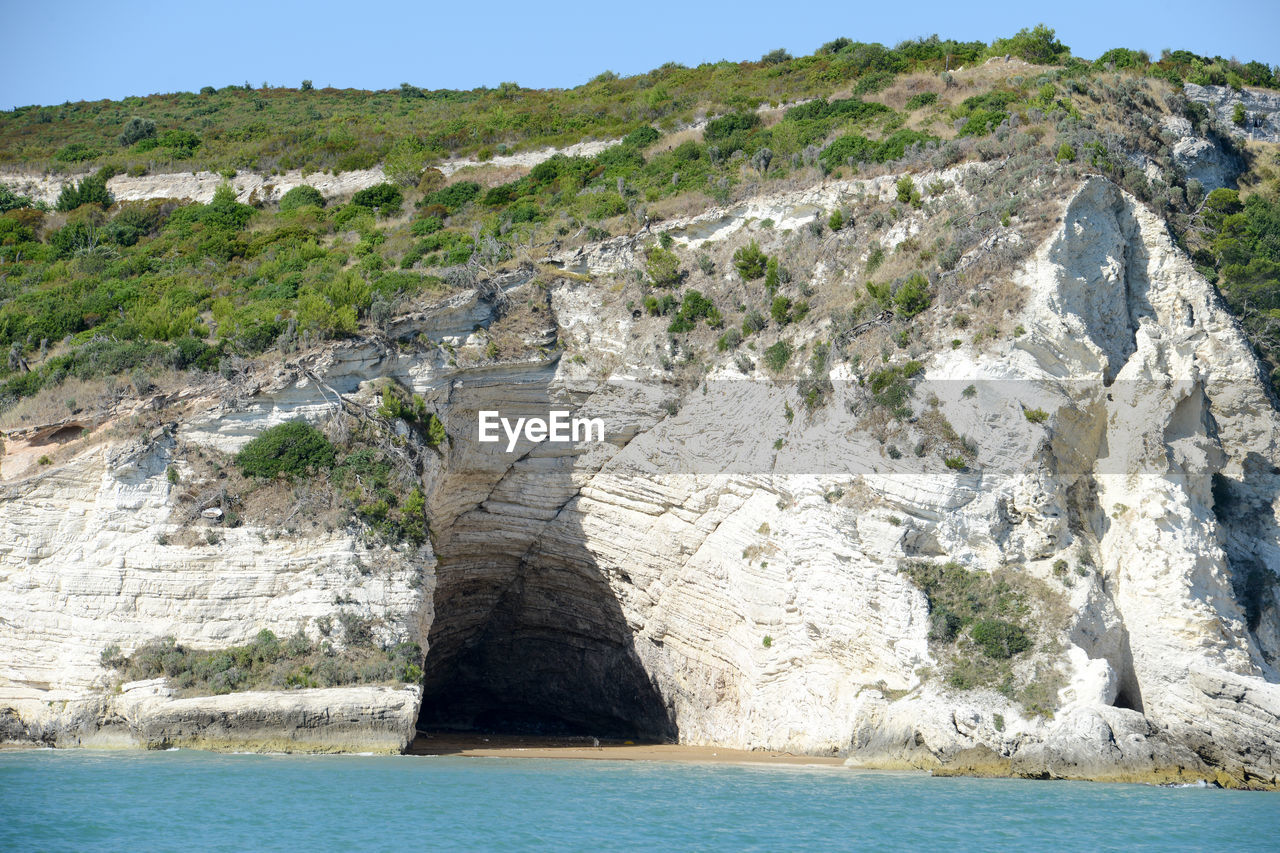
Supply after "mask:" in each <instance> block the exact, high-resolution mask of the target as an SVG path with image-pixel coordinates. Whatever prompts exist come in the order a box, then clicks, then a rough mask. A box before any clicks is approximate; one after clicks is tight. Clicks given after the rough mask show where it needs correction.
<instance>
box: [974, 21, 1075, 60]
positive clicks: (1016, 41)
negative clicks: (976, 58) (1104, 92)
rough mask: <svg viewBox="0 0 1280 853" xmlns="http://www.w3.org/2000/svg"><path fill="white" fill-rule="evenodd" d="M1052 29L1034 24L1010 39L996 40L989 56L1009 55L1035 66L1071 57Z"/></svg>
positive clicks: (1068, 50) (1067, 48)
mask: <svg viewBox="0 0 1280 853" xmlns="http://www.w3.org/2000/svg"><path fill="white" fill-rule="evenodd" d="M1055 36H1056V33H1055V32H1054V30H1053V29H1051V28H1049V27H1046V26H1045V25H1044V24H1036V26H1035V27H1034V28H1032V29H1025V28H1024V29H1021V30H1018V33H1017V35H1014V36H1011V37H1010V38H1003V39H996V40H995V41H993V42H992V43H991V50H990V55H991V56H999V55H1002V54H1009V55H1011V56H1016V57H1019V58H1020V59H1025V60H1026V61H1027V62H1030V63H1033V64H1035V65H1053V64H1056V63H1059V62H1062V61H1063V60H1065V59H1066V58H1067V57H1069V56H1070V55H1071V48H1069V47H1067V46H1066V45H1065V44H1063V43H1062V42H1060V41H1058V40H1057V38H1056V37H1055Z"/></svg>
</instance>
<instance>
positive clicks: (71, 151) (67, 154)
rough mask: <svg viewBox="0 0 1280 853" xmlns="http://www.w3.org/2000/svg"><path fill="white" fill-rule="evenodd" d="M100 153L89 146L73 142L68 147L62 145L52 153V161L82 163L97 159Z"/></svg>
mask: <svg viewBox="0 0 1280 853" xmlns="http://www.w3.org/2000/svg"><path fill="white" fill-rule="evenodd" d="M101 153H102V152H101V151H99V150H98V149H97V148H94V147H93V146H91V145H86V144H85V143H83V142H73V143H71V144H70V145H64V146H63V147H62V148H59V149H58V150H57V151H56V152H55V153H54V155H53V159H55V160H57V161H58V162H59V163H83V162H85V161H87V160H93V159H95V158H97V157H98V156H99V155H100V154H101Z"/></svg>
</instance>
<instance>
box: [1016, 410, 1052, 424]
mask: <svg viewBox="0 0 1280 853" xmlns="http://www.w3.org/2000/svg"><path fill="white" fill-rule="evenodd" d="M1022 415H1023V417H1025V418H1026V419H1027V420H1029V421H1030V422H1031V423H1033V424H1042V423H1044V422H1045V421H1047V420H1048V419H1049V413H1048V412H1046V411H1045V410H1044V409H1028V408H1026V407H1025V406H1024V407H1023V409H1022Z"/></svg>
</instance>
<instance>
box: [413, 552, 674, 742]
mask: <svg viewBox="0 0 1280 853" xmlns="http://www.w3.org/2000/svg"><path fill="white" fill-rule="evenodd" d="M504 575H505V573H502V572H466V571H463V572H460V573H459V572H453V571H449V570H447V569H446V570H445V571H444V572H442V573H441V579H442V583H441V584H440V586H439V587H438V588H437V592H436V621H435V622H434V624H433V626H432V631H431V635H430V637H429V640H428V643H429V651H428V654H427V658H426V662H425V665H424V676H423V699H422V707H421V710H420V712H419V715H418V730H419V731H421V732H441V731H449V732H457V733H476V734H481V733H483V734H499V735H531V736H545V737H563V736H590V737H600V738H620V739H633V740H637V741H644V742H671V741H674V740H675V738H676V729H675V725H674V723H673V721H672V715H671V713H670V711H669V709H668V707H667V705H666V703H665V702H664V701H663V699H662V696H661V695H660V693H659V692H658V690H657V689H656V688H655V687H654V685H653V683H652V681H651V680H650V678H649V675H648V673H647V672H646V671H645V669H644V667H643V666H642V665H641V663H640V660H639V658H638V657H637V655H636V653H635V651H634V648H633V646H632V641H631V631H630V629H629V628H628V626H627V624H626V622H625V620H624V619H623V617H622V612H621V608H620V607H619V605H618V603H617V601H616V599H615V598H614V596H613V593H612V590H610V588H609V586H608V584H607V583H605V582H604V581H603V579H601V578H600V577H599V576H598V575H595V573H594V572H589V571H583V567H580V566H576V567H573V566H564V565H558V566H537V565H530V564H528V563H522V565H521V566H520V568H519V569H518V570H517V572H516V576H515V578H514V579H512V580H510V581H509V583H508V584H507V585H506V586H505V587H504V588H495V587H494V584H493V581H494V580H496V579H498V578H504ZM504 579H505V578H504ZM481 613H484V614H485V615H483V617H481V618H477V616H478V615H479V614H481Z"/></svg>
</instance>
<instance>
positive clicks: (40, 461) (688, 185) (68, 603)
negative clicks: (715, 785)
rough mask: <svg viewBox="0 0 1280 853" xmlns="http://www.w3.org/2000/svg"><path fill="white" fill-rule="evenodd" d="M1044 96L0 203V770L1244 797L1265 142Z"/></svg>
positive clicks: (940, 99)
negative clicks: (423, 755) (723, 760)
mask: <svg viewBox="0 0 1280 853" xmlns="http://www.w3.org/2000/svg"><path fill="white" fill-rule="evenodd" d="M840 50H843V48H839V49H837V51H836V54H837V55H840ZM1111 62H1112V63H1113V64H1114V63H1115V60H1114V59H1113V60H1111ZM1070 69H1071V66H1070V65H1064V66H1060V67H1048V66H1041V67H1037V66H1031V65H1028V64H1026V63H1024V62H1020V61H1010V62H1006V61H1005V60H1004V59H1003V58H999V59H997V60H996V61H994V62H992V63H988V64H985V65H981V66H977V67H973V68H971V69H969V70H968V71H957V72H954V73H949V74H948V76H947V77H946V78H945V79H944V78H942V77H939V76H938V75H937V74H935V73H931V72H929V73H926V72H921V71H912V70H911V69H906V71H907V72H908V73H904V74H901V75H899V76H897V77H893V76H890V78H889V79H888V80H887V81H881V82H882V83H883V84H884V85H883V86H881V88H880V89H879V90H878V92H869V93H863V94H864V95H865V96H866V97H859V96H855V95H852V94H849V96H848V97H833V98H831V99H830V100H827V99H825V98H824V99H822V100H811V101H808V102H806V103H797V102H798V101H800V100H801V99H802V98H801V96H805V95H808V94H810V93H808V92H804V91H799V92H796V93H794V95H795V96H794V97H788V98H787V100H789V101H791V102H792V104H791V105H788V106H785V107H781V108H778V109H773V108H771V107H769V106H768V105H767V104H766V105H758V104H748V105H745V106H746V107H747V108H746V109H743V110H739V111H735V112H730V113H728V114H726V115H723V116H720V117H718V118H714V119H712V120H711V121H708V122H705V123H701V124H697V125H696V126H694V125H691V126H689V127H681V128H678V129H676V128H673V129H672V131H671V132H669V133H666V134H664V133H661V132H659V131H658V130H656V129H652V128H650V129H649V130H648V132H647V133H637V131H635V130H634V129H628V128H623V130H625V131H626V133H627V135H626V136H625V137H623V138H622V139H621V141H619V142H617V143H616V144H611V145H608V146H606V147H598V146H599V141H598V140H597V141H596V142H595V143H593V145H594V146H596V147H592V148H590V149H578V150H576V151H575V152H573V156H566V155H565V154H564V153H559V154H555V155H552V154H550V153H549V152H543V154H537V155H533V154H529V155H525V156H526V160H525V161H521V162H516V161H514V160H512V161H500V162H497V163H496V164H495V163H494V161H493V160H488V159H486V160H484V161H481V160H480V159H479V158H477V159H476V160H475V162H474V163H470V162H469V163H466V164H465V165H460V164H459V163H457V162H455V163H454V166H455V167H457V168H451V169H448V170H445V169H441V170H439V171H438V172H435V173H433V172H432V171H431V170H430V169H427V168H425V167H424V168H423V169H421V170H419V171H418V172H417V173H416V174H415V177H416V178H417V179H418V180H417V181H414V182H412V185H408V184H405V185H401V184H386V183H383V182H382V177H383V176H385V175H386V174H388V170H387V169H386V168H385V166H384V167H379V168H378V169H371V170H370V171H368V172H363V173H358V172H343V174H341V175H338V176H336V177H335V176H329V177H327V178H325V179H324V180H331V181H332V183H328V184H323V185H322V186H321V188H322V193H321V196H320V197H318V198H317V197H315V196H300V195H292V196H289V197H286V196H285V195H284V193H283V192H280V190H282V189H283V188H284V186H285V184H286V182H287V181H289V180H292V178H291V177H289V176H283V177H282V176H279V175H277V176H273V177H271V178H270V180H268V177H267V176H265V175H253V176H244V175H237V176H236V177H233V178H231V179H230V181H231V182H232V185H233V188H232V189H231V190H230V191H226V190H218V189H217V188H216V187H210V186H209V185H208V184H210V183H212V179H210V180H209V181H207V182H206V183H204V184H202V183H199V182H198V181H199V176H196V177H194V178H193V177H192V176H189V175H187V176H182V177H181V178H180V179H179V178H178V177H174V178H166V177H164V176H162V175H148V176H145V177H137V178H128V177H127V176H120V177H112V178H110V180H109V181H107V180H106V179H103V180H102V183H103V189H111V190H114V191H115V192H116V198H115V199H101V197H100V196H98V195H96V193H97V192H98V190H97V189H95V186H94V181H95V180H96V179H95V178H94V177H93V176H92V175H89V176H88V177H87V178H84V179H82V181H81V183H80V185H79V190H78V191H79V192H81V193H82V194H83V193H84V192H86V191H87V192H88V193H89V196H88V203H86V204H77V205H76V206H75V207H74V208H73V209H71V210H65V211H60V212H59V211H41V210H39V209H38V208H36V207H32V206H21V207H17V208H15V209H14V210H12V211H10V212H8V213H6V214H4V215H3V217H0V222H3V223H4V225H3V227H4V229H5V230H4V231H3V235H5V242H4V246H3V249H4V254H3V258H4V265H3V267H0V275H3V277H4V280H3V282H2V283H0V286H3V288H5V289H4V290H3V294H4V296H3V302H2V303H0V335H3V340H4V342H5V345H6V347H7V348H8V349H9V359H8V362H7V364H6V373H5V375H4V377H3V378H4V386H3V393H4V394H5V395H6V400H5V405H4V410H3V412H0V420H2V423H0V427H2V428H3V431H4V444H3V456H2V457H0V602H3V604H0V740H3V741H6V742H14V743H33V742H34V743H44V744H48V745H57V746H68V745H98V746H106V745H121V744H125V745H141V746H146V747H152V748H158V747H168V746H197V747H208V748H218V749H259V750H281V749H287V750H294V749H296V750H312V751H341V750H354V751H386V752H397V751H401V750H403V749H405V748H406V746H407V745H408V744H409V742H410V741H411V739H412V738H413V736H414V733H415V730H419V729H432V728H458V727H461V728H475V729H480V730H507V731H513V730H514V731H539V732H553V733H555V732H565V731H570V732H575V733H585V734H595V735H600V736H604V735H616V736H622V737H641V738H649V739H655V740H670V741H678V742H681V743H690V744H705V745H719V746H726V747H736V748H744V749H764V748H768V749H778V750H789V751H793V752H800V753H806V754H824V755H825V754H835V755H840V756H843V757H846V758H847V761H848V763H849V764H850V765H852V766H865V767H893V768H927V769H930V770H933V771H935V772H942V773H973V774H995V775H1021V776H1031V777H1052V778H1085V779H1111V780H1119V781H1159V782H1190V781H1195V780H1198V779H1208V780H1212V781H1214V782H1217V783H1219V784H1223V785H1229V786H1233V787H1248V788H1275V787H1276V786H1277V784H1278V783H1280V767H1277V764H1276V758H1275V756H1276V755H1277V753H1278V751H1280V739H1278V735H1277V733H1278V732H1280V663H1278V661H1280V557H1277V555H1278V554H1280V520H1278V519H1280V517H1278V516H1277V512H1278V511H1280V504H1278V500H1280V448H1278V447H1277V440H1278V439H1280V433H1278V429H1280V415H1278V413H1277V410H1276V408H1275V406H1274V396H1273V392H1272V390H1271V387H1272V383H1271V377H1270V376H1268V369H1269V367H1268V365H1269V362H1268V361H1267V359H1270V358H1272V354H1271V350H1270V346H1271V341H1272V338H1271V337H1269V335H1270V334H1272V333H1271V332H1270V327H1269V326H1268V325H1267V321H1268V318H1269V317H1270V314H1269V313H1268V312H1269V311H1270V310H1271V307H1272V306H1271V305H1270V304H1269V303H1268V302H1267V301H1266V300H1268V299H1270V298H1272V296H1271V294H1273V293H1274V292H1276V289H1275V288H1273V287H1272V286H1271V284H1270V283H1269V282H1271V280H1272V279H1271V278H1270V276H1273V271H1272V270H1271V268H1270V267H1268V266H1267V264H1269V263H1271V262H1272V261H1271V260H1270V259H1271V255H1269V254H1268V252H1269V251H1270V250H1269V249H1268V248H1267V237H1266V235H1267V234H1268V233H1270V232H1268V231H1267V230H1266V229H1267V227H1268V226H1267V223H1268V222H1270V221H1271V220H1270V219H1269V218H1268V217H1270V216H1271V211H1272V210H1273V209H1274V208H1273V206H1272V205H1273V202H1272V201H1270V200H1269V196H1268V193H1269V192H1270V189H1269V186H1270V185H1269V182H1270V181H1271V177H1270V176H1269V173H1268V172H1267V169H1268V168H1269V167H1268V165H1267V164H1268V162H1269V161H1268V160H1267V156H1269V155H1270V154H1272V153H1273V152H1272V151H1271V149H1269V148H1265V147H1263V148H1254V147H1252V146H1266V145H1268V144H1269V143H1267V142H1266V141H1265V140H1262V139H1254V140H1251V141H1249V142H1248V146H1245V145H1244V143H1238V144H1237V143H1233V142H1232V141H1231V138H1230V134H1231V133H1232V131H1231V130H1230V128H1224V127H1223V126H1222V125H1221V123H1219V122H1215V121H1214V119H1213V118H1212V116H1210V115H1208V112H1207V110H1200V109H1198V108H1197V107H1196V106H1195V103H1196V102H1194V101H1190V100H1188V99H1187V98H1185V97H1184V96H1183V95H1181V94H1180V93H1179V91H1178V90H1177V89H1175V88H1174V87H1173V85H1172V84H1171V83H1168V82H1166V81H1163V80H1162V79H1158V78H1153V77H1151V76H1149V75H1148V76H1139V75H1134V74H1130V73H1116V72H1114V71H1112V70H1102V71H1099V72H1097V73H1094V74H1093V75H1092V76H1089V75H1086V76H1084V77H1079V76H1076V75H1073V74H1072V73H1070ZM1215 91H1216V90H1215ZM779 94H781V95H787V96H789V95H792V94H793V93H790V92H787V91H785V89H780V90H779ZM840 94H848V93H840ZM1210 94H1213V93H1210ZM921 96H924V97H921ZM928 96H932V98H931V97H928ZM1213 96H1214V97H1217V95H1213ZM1206 97H1207V96H1206ZM1228 97H1229V96H1228ZM912 99H915V100H914V101H913V100H912ZM909 103H911V104H914V106H911V107H908V104H909ZM757 107H759V109H757ZM717 122H719V123H717ZM762 151H768V152H769V154H768V156H764V155H762V154H761V152H762ZM544 155H545V159H540V158H542V157H543V156H544ZM513 156H514V155H513ZM495 159H496V158H495ZM445 171H448V172H449V174H448V175H446V174H445ZM1192 175H1198V177H1192ZM297 177H298V179H299V181H301V180H302V178H303V176H302V175H301V173H299V175H298V176H297ZM315 178H316V176H315V175H312V176H307V180H308V181H313V179H315ZM29 180H32V181H35V180H37V178H36V177H35V176H32V177H30V178H29ZM40 180H43V179H40ZM54 181H55V182H56V181H57V179H56V178H55V179H54ZM128 181H136V182H148V181H149V182H152V188H151V189H145V188H144V187H143V186H142V184H141V183H139V184H137V185H136V186H137V187H138V189H137V190H136V196H137V197H136V199H133V200H130V201H127V202H126V201H123V200H124V199H125V198H126V197H127V196H129V195H130V193H132V192H133V190H130V189H129V188H130V187H133V186H135V185H134V184H130V183H128ZM179 181H181V184H179ZM343 181H346V183H342V182H343ZM237 182H240V185H239V187H238V188H237V187H236V186H235V185H236V183H237ZM254 182H257V183H254ZM275 182H278V183H275ZM365 182H367V184H366V183H365ZM86 183H87V184H88V186H87V187H86ZM267 183H275V186H274V187H273V189H271V190H267V189H266V184H267ZM179 185H181V187H190V189H189V190H188V189H182V190H181V192H182V193H184V194H186V195H185V197H186V198H193V199H197V200H199V199H203V198H204V195H205V194H206V192H207V195H208V198H207V200H206V201H203V202H199V201H198V203H195V204H191V203H179V202H178V201H172V200H163V199H164V198H169V197H171V196H172V195H174V193H173V192H172V190H174V188H177V187H179ZM317 185H319V184H317ZM44 186H52V184H45V185H44ZM38 187H39V185H37V184H31V185H30V187H29V188H27V189H24V190H23V191H24V192H29V193H31V194H38V192H44V190H39V189H38ZM237 190H238V192H239V195H240V199H239V200H237V198H236V193H237ZM255 191H256V192H255ZM1211 191H1213V192H1211ZM60 192H61V190H59V193H60ZM362 192H363V193H364V195H361V194H360V193H362ZM151 193H158V194H160V195H161V196H163V198H160V197H151ZM325 196H328V197H327V198H325ZM289 199H295V200H296V199H303V201H302V202H300V203H298V204H296V205H295V204H293V203H292V202H291V201H289ZM79 200H80V199H77V201H79ZM322 202H323V206H321V203H322ZM409 203H413V205H414V210H413V212H412V213H410V212H408V211H407V210H406V207H408V205H409ZM64 206H65V205H64ZM1278 260H1280V259H1278ZM1211 279H1212V280H1211ZM1213 280H1216V281H1217V284H1218V286H1217V287H1215V285H1214V283H1213ZM489 411H496V412H500V413H501V414H502V415H503V416H504V417H507V418H510V419H513V420H514V419H515V418H519V417H525V418H530V417H547V416H548V415H549V413H551V412H552V411H566V412H571V413H572V414H573V415H574V416H577V417H582V418H598V419H599V420H600V421H601V423H602V425H603V438H602V440H597V439H595V438H593V437H592V436H591V434H590V432H589V431H588V433H587V434H586V435H585V436H582V437H579V438H577V439H575V440H572V441H566V442H555V441H541V440H537V436H534V435H530V434H529V433H527V432H526V433H524V434H523V435H522V436H517V437H515V438H514V439H512V441H511V443H510V445H508V442H507V440H506V439H505V438H504V439H503V440H500V441H496V442H492V443H490V442H484V441H481V440H480V429H481V425H482V412H489ZM301 424H307V425H309V426H305V427H304V426H302V425H301ZM277 472H278V473H277Z"/></svg>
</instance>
